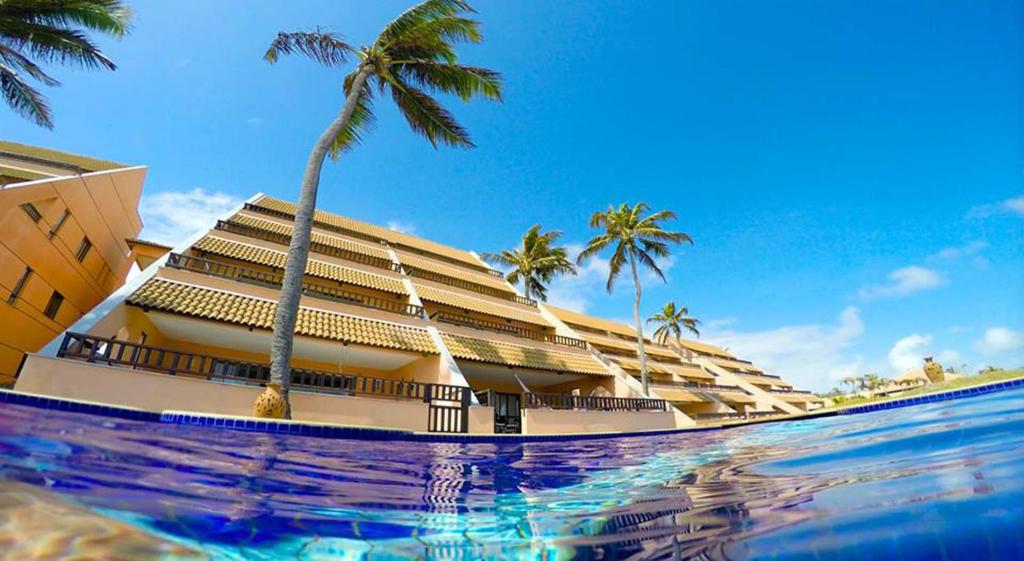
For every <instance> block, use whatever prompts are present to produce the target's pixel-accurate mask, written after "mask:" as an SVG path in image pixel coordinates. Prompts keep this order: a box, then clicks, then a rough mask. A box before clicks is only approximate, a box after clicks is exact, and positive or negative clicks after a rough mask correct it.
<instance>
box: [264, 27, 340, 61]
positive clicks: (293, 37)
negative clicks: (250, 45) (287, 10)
mask: <svg viewBox="0 0 1024 561" xmlns="http://www.w3.org/2000/svg"><path fill="white" fill-rule="evenodd" d="M356 52H357V51H356V49H355V48H353V47H352V46H351V45H349V44H348V43H346V42H345V41H344V40H343V39H342V38H341V36H340V35H338V34H336V33H331V32H327V31H320V29H317V30H316V31H311V32H304V31H298V32H292V33H283V32H282V33H278V34H277V37H275V38H274V40H273V41H271V42H270V46H268V47H267V52H266V53H264V55H263V59H264V60H266V61H267V62H269V63H271V64H274V63H276V62H277V61H278V59H279V58H280V57H281V56H282V55H292V54H302V55H306V56H308V57H309V58H311V59H313V60H315V61H317V62H319V63H320V64H322V65H324V66H330V67H337V66H341V65H343V64H345V63H346V62H348V57H349V55H351V54H354V53H356Z"/></svg>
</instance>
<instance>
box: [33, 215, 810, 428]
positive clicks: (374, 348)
mask: <svg viewBox="0 0 1024 561" xmlns="http://www.w3.org/2000/svg"><path fill="white" fill-rule="evenodd" d="M294 213H295V206H294V205H293V204H291V203H288V202H285V201H281V200H278V199H274V198H271V197H267V196H264V195H257V196H254V197H252V198H251V199H249V201H248V202H247V203H246V204H245V205H244V206H243V207H242V208H240V209H238V210H237V211H235V212H233V213H231V214H229V215H226V216H224V217H223V219H222V220H220V221H218V223H217V224H216V225H215V226H214V227H213V228H211V229H210V230H208V231H205V232H202V233H200V234H199V235H198V236H197V237H196V238H195V239H193V240H190V241H187V242H186V241H183V242H182V245H181V247H180V248H179V251H178V252H173V253H170V254H168V255H167V256H166V258H164V259H162V260H161V261H158V262H157V266H155V267H151V268H149V269H147V270H146V272H145V273H144V274H142V275H140V276H139V277H137V278H135V279H133V280H132V281H131V283H130V284H129V286H127V287H126V288H125V290H124V291H121V292H119V293H118V296H115V297H113V298H111V299H110V300H108V301H107V302H105V303H104V304H103V305H102V306H101V308H100V309H99V310H98V315H99V317H98V318H97V319H96V320H95V321H92V322H83V325H80V326H76V328H75V330H74V331H73V332H70V333H67V334H65V335H64V336H63V338H62V339H60V345H59V346H58V347H57V348H55V349H53V352H52V353H51V354H52V355H53V356H37V355H33V356H30V357H29V360H27V361H26V363H25V366H24V368H23V369H22V371H21V374H20V377H19V379H18V384H17V386H16V389H18V390H22V391H29V392H39V393H50V394H54V395H59V396H63V397H68V398H76V399H84V400H92V401H104V402H109V403H114V404H119V405H126V406H132V407H138V408H142V409H148V410H153V411H163V410H175V409H176V410H189V411H197V412H204V413H215V414H227V415H250V414H251V411H252V403H253V401H254V399H255V397H256V396H257V395H258V394H259V393H260V391H261V390H260V384H261V383H264V382H265V381H266V380H267V377H268V374H269V366H268V364H269V354H268V353H269V348H270V341H271V333H272V331H271V330H272V327H273V321H274V311H275V306H276V302H277V299H278V294H279V290H280V286H281V281H282V278H283V266H284V263H285V259H286V256H287V251H288V244H289V242H290V240H291V235H292V228H293V218H294ZM306 273H307V274H306V279H305V284H304V295H303V298H302V301H301V304H300V305H301V308H300V312H299V318H298V324H297V326H296V332H295V343H294V353H293V356H292V393H291V398H292V410H293V414H294V415H295V418H296V419H297V420H304V421H319V422H331V423H338V424H355V425H365V426H374V427H383V428H396V429H405V430H415V431H432V432H468V433H476V434H491V433H516V432H524V433H530V434H551V433H580V432H617V431H636V430H651V429H667V428H675V427H680V426H688V425H694V424H696V422H705V421H718V420H723V419H730V418H741V417H743V418H746V417H756V416H761V415H779V414H793V413H800V412H802V411H806V410H807V409H808V404H809V403H812V402H813V401H814V399H816V398H813V396H810V394H807V393H804V392H799V391H796V390H794V389H793V388H792V386H791V385H790V384H788V383H786V382H785V381H784V380H782V379H781V378H779V377H777V376H771V375H768V374H765V373H764V372H763V371H761V370H760V369H759V368H757V367H756V366H754V365H752V364H750V363H749V362H747V361H743V360H741V359H738V358H736V357H734V356H733V355H731V354H730V353H728V352H726V351H725V350H723V349H719V348H717V347H714V346H712V345H708V344H704V343H699V342H696V341H683V342H682V344H681V346H678V347H669V346H663V345H658V344H654V343H653V342H651V343H649V345H648V346H647V352H648V354H649V356H650V367H651V371H652V373H653V376H654V385H653V386H652V388H653V391H652V395H651V396H650V397H649V398H648V397H644V396H643V395H642V394H641V387H640V384H639V382H638V381H637V380H636V378H635V376H636V374H637V371H638V361H637V359H636V351H635V347H634V345H635V335H634V332H633V330H632V329H631V328H629V327H628V326H625V325H622V324H619V323H616V322H611V321H607V320H602V319H598V318H593V317H590V316H587V315H584V314H578V313H575V312H570V311H568V310H562V309H559V308H556V307H554V306H547V305H545V304H543V303H539V302H536V301H533V300H528V299H527V298H525V297H523V296H522V295H520V294H519V293H518V292H517V291H516V289H515V287H513V286H512V285H511V284H509V283H508V281H506V280H505V279H504V278H503V276H502V275H501V273H499V272H498V271H495V270H493V269H491V268H490V267H489V266H488V265H487V264H486V263H484V262H483V261H482V260H481V259H480V258H479V257H478V256H477V255H476V254H474V253H472V252H470V251H465V250H461V249H456V248H454V247H450V246H446V245H442V244H439V243H436V242H432V241H429V240H425V239H422V238H418V237H414V236H410V235H408V234H403V233H399V232H394V231H391V230H389V229H386V228H382V227H380V226H375V225H372V224H367V223H364V222H360V221H357V220H353V219H350V218H346V217H343V216H338V215H335V214H331V213H327V212H324V211H319V210H318V211H317V212H316V215H315V217H314V228H313V236H312V244H311V253H310V260H309V264H308V266H307V271H306ZM83 379H88V380H89V381H90V383H89V384H82V383H81V380H83Z"/></svg>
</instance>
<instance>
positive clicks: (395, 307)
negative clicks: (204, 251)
mask: <svg viewBox="0 0 1024 561" xmlns="http://www.w3.org/2000/svg"><path fill="white" fill-rule="evenodd" d="M167 266H168V267H173V268H175V269H182V270H186V271H195V272H198V273H203V274H206V275H211V276H215V277H221V278H226V279H232V280H236V281H238V282H244V283H246V284H253V285H257V286H263V287H266V288H273V289H280V288H281V284H282V283H283V282H284V274H283V273H281V272H280V269H275V270H274V271H272V272H271V271H260V270H258V269H250V268H248V267H242V266H239V265H232V264H230V263H224V262H221V261H211V260H209V259H203V258H201V257H193V256H191V255H182V254H180V253H171V254H170V255H168V256H167ZM302 293H303V294H305V295H307V296H312V297H314V298H322V299H325V300H331V301H334V302H340V303H343V304H352V305H355V306H362V307H364V308H372V309H375V310H383V311H386V312H393V313H396V314H403V315H407V316H413V317H422V316H423V307H422V306H416V305H413V304H406V303H404V302H395V301H391V300H387V299H384V298H378V297H376V296H368V295H366V294H359V293H358V292H351V291H348V290H345V289H342V288H338V287H334V286H326V285H322V284H318V283H315V282H309V281H303V283H302Z"/></svg>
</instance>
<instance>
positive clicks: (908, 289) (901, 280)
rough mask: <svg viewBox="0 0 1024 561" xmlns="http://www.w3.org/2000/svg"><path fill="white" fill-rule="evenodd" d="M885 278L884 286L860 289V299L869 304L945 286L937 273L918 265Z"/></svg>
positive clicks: (899, 270) (897, 270) (943, 278)
mask: <svg viewBox="0 0 1024 561" xmlns="http://www.w3.org/2000/svg"><path fill="white" fill-rule="evenodd" d="M887 278H888V282H886V283H885V284H877V285H869V286H865V287H862V288H861V289H860V291H859V292H858V295H859V296H860V299H861V300H863V301H865V302H869V301H871V300H878V299H880V298H895V297H898V296H906V295H908V294H913V293H915V292H921V291H924V290H931V289H933V288H936V287H938V286H941V285H943V284H946V278H945V277H943V276H942V274H940V273H939V272H938V271H935V270H933V269H928V268H926V267H921V266H919V265H911V266H909V267H903V268H901V269H896V270H895V271H892V272H891V273H889V274H888V275H887Z"/></svg>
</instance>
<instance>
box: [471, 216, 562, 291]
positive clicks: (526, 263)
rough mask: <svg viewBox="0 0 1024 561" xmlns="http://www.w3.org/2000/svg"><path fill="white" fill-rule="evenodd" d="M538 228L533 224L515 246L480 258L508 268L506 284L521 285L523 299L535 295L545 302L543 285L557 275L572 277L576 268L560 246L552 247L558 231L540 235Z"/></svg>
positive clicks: (558, 233)
mask: <svg viewBox="0 0 1024 561" xmlns="http://www.w3.org/2000/svg"><path fill="white" fill-rule="evenodd" d="M540 228H541V226H540V224H535V225H534V226H533V227H532V228H530V229H529V230H527V231H526V233H525V234H523V240H522V242H521V243H520V246H519V247H517V248H513V249H506V250H504V251H502V252H501V253H498V254H494V253H485V254H484V255H483V258H484V259H486V260H488V261H490V262H492V263H496V264H499V265H505V266H507V267H512V271H511V272H509V273H508V275H507V278H508V280H509V282H511V283H512V284H519V283H520V282H521V283H522V285H523V294H524V295H525V296H526V297H527V298H532V297H534V296H535V297H537V298H538V299H540V300H544V301H547V299H548V287H547V286H546V283H549V282H551V280H552V279H553V278H554V277H555V276H557V275H564V274H572V275H575V274H576V265H574V264H573V262H572V261H570V260H569V255H568V252H567V251H566V249H565V248H564V247H553V246H552V244H553V243H555V242H556V241H558V238H560V237H562V232H559V231H557V230H551V231H548V232H541V231H540Z"/></svg>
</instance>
